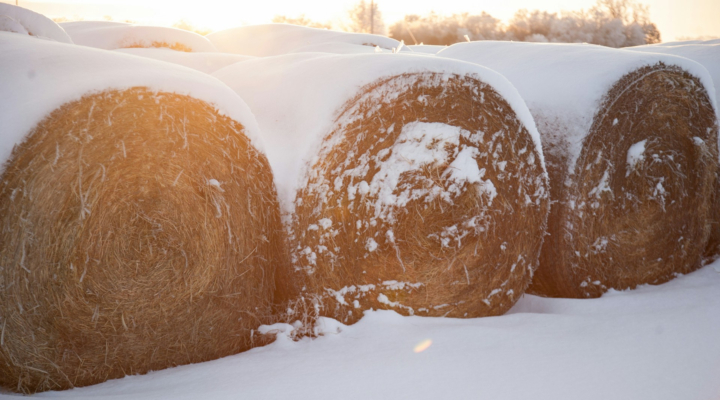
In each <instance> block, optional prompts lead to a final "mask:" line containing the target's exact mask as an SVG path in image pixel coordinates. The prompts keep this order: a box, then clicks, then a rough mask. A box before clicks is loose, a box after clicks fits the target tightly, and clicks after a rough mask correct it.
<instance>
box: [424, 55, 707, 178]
mask: <svg viewBox="0 0 720 400" xmlns="http://www.w3.org/2000/svg"><path fill="white" fill-rule="evenodd" d="M437 56H439V57H447V58H453V59H458V60H464V61H469V62H474V63H477V64H479V65H482V66H485V67H487V68H490V69H493V70H495V71H497V72H499V73H501V74H503V75H504V76H505V77H506V78H507V79H508V80H510V82H512V84H513V85H514V86H515V87H516V88H517V90H518V91H519V92H520V95H521V96H522V98H523V99H524V100H525V102H526V103H527V106H528V108H530V111H531V112H532V114H533V116H534V117H535V120H536V123H537V124H538V127H540V131H541V132H542V131H543V130H544V129H543V128H542V127H541V126H542V125H544V124H546V125H552V126H553V128H552V129H551V130H553V131H555V132H557V133H558V134H557V135H555V136H544V137H543V140H544V141H545V142H546V143H547V146H546V147H547V148H558V149H562V150H563V151H566V152H567V155H566V157H567V161H568V165H567V170H568V171H572V170H573V169H574V166H575V162H576V161H577V159H578V157H579V156H580V151H581V150H582V147H583V146H582V143H583V140H584V139H585V137H586V136H587V134H588V133H589V132H590V127H591V125H592V122H593V118H594V116H595V113H596V112H597V111H598V109H599V108H600V105H601V102H602V101H603V98H604V96H605V94H606V93H607V92H608V91H609V90H610V88H611V87H612V86H613V85H614V84H615V83H616V82H617V81H618V80H619V79H620V78H621V77H623V76H624V75H626V74H628V73H630V72H632V71H635V70H637V69H639V68H641V67H645V66H651V65H655V64H657V63H660V62H662V63H664V64H666V65H671V66H678V67H680V68H682V69H684V70H685V71H687V72H688V73H690V74H692V75H694V76H695V77H697V78H699V79H700V81H701V82H702V83H703V84H704V86H705V87H706V89H707V90H708V92H711V91H712V90H713V84H712V82H713V81H712V79H711V77H710V75H709V74H708V72H707V70H706V69H705V68H703V66H702V65H700V64H699V63H697V62H694V61H691V60H688V59H685V58H681V57H676V56H672V55H661V54H649V53H648V54H642V53H639V52H636V51H630V50H618V49H611V48H608V47H604V46H596V45H588V44H557V43H520V42H498V41H480V42H471V43H458V44H454V45H452V46H450V47H448V48H447V49H444V50H442V51H440V52H439V53H438V54H437ZM713 106H714V107H715V109H716V110H717V105H716V103H715V102H714V100H713Z"/></svg>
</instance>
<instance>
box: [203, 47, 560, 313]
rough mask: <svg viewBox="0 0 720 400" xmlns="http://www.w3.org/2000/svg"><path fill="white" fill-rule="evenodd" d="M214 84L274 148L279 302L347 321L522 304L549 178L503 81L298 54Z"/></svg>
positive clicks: (428, 66)
mask: <svg viewBox="0 0 720 400" xmlns="http://www.w3.org/2000/svg"><path fill="white" fill-rule="evenodd" d="M214 76H216V77H218V78H219V79H220V80H222V81H224V82H225V83H227V84H228V85H229V86H230V87H231V88H233V89H234V90H235V91H237V93H239V94H240V95H241V97H243V98H244V99H247V101H248V104H249V106H250V108H251V109H252V110H253V112H254V113H255V115H256V117H257V118H258V122H259V124H260V127H261V128H262V131H263V134H264V138H265V140H266V143H267V144H268V158H269V160H270V164H271V165H272V167H273V170H274V173H275V176H276V180H277V185H278V192H279V195H280V203H281V207H282V208H283V211H284V212H285V214H286V216H287V226H288V229H289V235H290V249H291V254H292V259H293V267H294V270H293V271H288V272H287V273H286V274H278V281H277V283H276V284H277V287H278V288H279V294H278V299H279V301H280V302H282V301H291V302H292V301H293V300H294V299H295V298H296V295H295V294H296V289H297V290H300V289H301V288H304V289H305V290H304V291H303V292H302V293H300V295H301V296H303V297H304V298H305V299H309V298H311V299H313V301H316V304H315V306H317V307H320V308H321V310H320V313H321V314H322V315H327V316H333V317H334V318H337V319H339V320H341V321H347V322H354V321H356V320H357V319H359V318H360V317H361V316H362V312H363V310H367V309H370V308H375V309H378V308H381V309H394V310H396V311H398V312H400V313H402V314H405V315H412V314H420V315H431V316H442V315H448V316H457V317H477V316H485V315H497V314H502V313H503V312H505V311H506V310H507V309H509V308H510V307H511V306H512V305H513V304H514V303H515V301H516V300H517V299H518V296H520V295H521V294H522V293H523V292H524V290H525V288H526V287H527V285H528V284H529V282H530V277H531V276H532V271H533V269H534V268H535V267H536V265H537V264H536V263H537V257H538V252H539V249H540V245H541V241H542V233H543V231H544V229H545V221H546V217H547V212H548V207H549V205H548V193H547V181H546V179H547V176H546V173H545V169H544V163H543V156H542V151H541V149H540V144H539V135H538V134H537V131H536V129H535V126H534V123H533V121H532V118H531V116H530V114H529V112H528V110H527V108H526V107H525V105H524V103H523V102H522V100H521V99H520V98H519V96H518V94H517V92H516V91H515V89H514V88H513V87H512V86H511V85H510V84H509V83H508V82H507V80H505V79H504V78H502V77H501V76H499V75H498V74H496V73H494V72H492V71H490V70H487V69H485V68H482V67H478V66H474V65H472V64H469V63H463V62H456V61H450V60H441V59H435V58H430V57H424V56H413V55H406V56H405V55H401V54H373V55H326V54H310V53H305V54H293V55H286V56H278V57H269V58H264V59H256V60H250V61H246V62H243V63H239V64H235V65H232V66H230V67H227V68H224V69H222V70H219V71H217V72H216V73H215V74H214ZM299 304H300V305H307V304H308V303H303V302H300V303H299ZM298 307H299V306H298ZM310 307H311V308H310V311H312V306H310ZM295 311H297V312H301V313H304V310H303V309H299V308H295Z"/></svg>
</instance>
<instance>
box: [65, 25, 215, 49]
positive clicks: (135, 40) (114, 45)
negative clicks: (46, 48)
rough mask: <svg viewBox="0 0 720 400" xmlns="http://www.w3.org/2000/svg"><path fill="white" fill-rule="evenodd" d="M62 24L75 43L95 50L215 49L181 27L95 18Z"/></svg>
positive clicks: (201, 38)
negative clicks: (97, 19) (105, 21)
mask: <svg viewBox="0 0 720 400" xmlns="http://www.w3.org/2000/svg"><path fill="white" fill-rule="evenodd" d="M63 26H65V29H66V31H67V33H68V34H69V35H70V37H71V38H72V40H73V42H75V44H79V45H81V46H89V47H95V48H98V49H105V50H115V49H126V48H167V49H171V50H177V51H183V52H217V49H216V48H215V46H214V45H213V44H212V43H210V41H209V40H208V39H207V38H205V37H204V36H202V35H199V34H197V33H195V32H190V31H186V30H184V29H178V28H169V27H164V26H145V25H135V24H124V23H104V22H102V23H98V22H97V21H77V22H73V23H69V24H64V25H63Z"/></svg>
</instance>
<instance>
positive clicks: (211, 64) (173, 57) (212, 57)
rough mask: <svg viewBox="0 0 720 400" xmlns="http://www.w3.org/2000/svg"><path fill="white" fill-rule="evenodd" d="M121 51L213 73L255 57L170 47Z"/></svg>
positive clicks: (119, 50) (121, 51) (121, 50)
mask: <svg viewBox="0 0 720 400" xmlns="http://www.w3.org/2000/svg"><path fill="white" fill-rule="evenodd" d="M115 51H117V52H120V53H125V54H132V55H135V56H140V57H145V58H152V59H153V60H158V61H165V62H169V63H173V64H177V65H183V66H185V67H188V68H192V69H195V70H198V71H200V72H204V73H206V74H212V73H213V72H215V71H217V70H218V69H220V68H224V67H227V66H228V65H230V64H235V63H236V62H241V61H246V60H251V59H253V58H255V57H251V56H241V55H238V54H228V53H188V52H184V51H174V50H170V49H146V48H132V49H118V50H115Z"/></svg>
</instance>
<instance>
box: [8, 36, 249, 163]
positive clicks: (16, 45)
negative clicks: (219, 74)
mask: <svg viewBox="0 0 720 400" xmlns="http://www.w3.org/2000/svg"><path fill="white" fill-rule="evenodd" d="M0 54H2V57H0V71H2V74H0V93H2V94H3V96H2V97H1V98H0V121H2V123H3V128H2V132H1V137H2V140H1V141H0V162H5V161H6V160H7V159H8V157H9V156H10V154H11V152H12V149H13V146H14V145H15V144H18V143H20V142H21V141H22V140H23V138H24V137H25V135H27V134H28V133H30V132H31V130H32V129H33V128H34V127H35V125H37V124H38V122H40V121H41V120H42V119H43V118H44V117H46V116H47V115H49V114H50V113H51V112H52V111H53V110H55V109H57V108H58V107H60V106H61V105H63V104H65V103H67V102H70V101H74V100H78V99H80V98H82V97H83V96H84V95H87V94H92V93H98V92H101V91H105V90H109V89H117V90H121V89H128V88H131V87H146V88H148V89H150V90H154V91H164V92H171V93H177V94H183V95H189V96H191V97H194V98H196V99H198V100H203V101H205V102H208V103H210V104H213V105H214V106H215V107H217V109H218V110H219V112H221V113H222V114H224V115H227V116H228V117H230V118H232V119H234V120H236V121H239V122H241V123H242V124H243V125H244V126H245V128H246V130H245V134H246V135H247V136H248V137H249V138H250V139H251V141H252V143H253V145H255V147H257V148H258V149H260V151H262V148H263V145H262V143H263V142H262V140H261V139H260V135H259V130H258V127H257V123H256V122H255V118H254V117H253V115H252V113H250V110H249V109H248V107H247V105H246V104H245V103H244V102H243V101H242V99H241V98H240V97H238V95H237V94H236V93H235V92H233V91H232V90H231V89H229V88H228V87H227V86H225V85H224V84H223V83H222V82H220V81H218V80H217V79H215V78H213V77H211V76H209V75H206V74H203V73H200V72H197V71H193V70H191V69H189V68H185V67H181V66H176V65H173V64H169V63H164V62H159V61H155V60H149V59H142V58H139V57H134V56H129V55H126V54H119V53H111V52H107V51H102V50H96V49H91V48H87V47H81V46H74V45H68V44H61V43H54V42H49V41H43V40H34V39H32V38H30V37H25V36H20V35H17V34H13V33H8V32H0Z"/></svg>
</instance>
